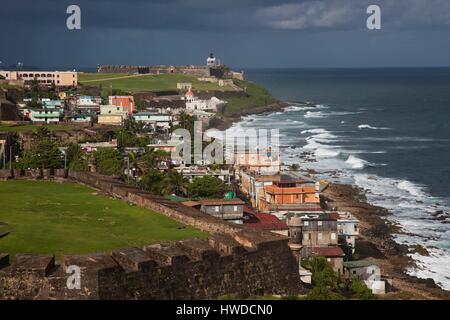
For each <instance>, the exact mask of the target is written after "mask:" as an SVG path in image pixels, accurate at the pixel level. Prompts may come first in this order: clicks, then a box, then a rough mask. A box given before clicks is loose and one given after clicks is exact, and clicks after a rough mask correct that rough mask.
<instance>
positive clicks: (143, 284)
mask: <svg viewBox="0 0 450 320" xmlns="http://www.w3.org/2000/svg"><path fill="white" fill-rule="evenodd" d="M36 171H37V172H36ZM66 177H67V179H70V180H74V181H77V182H80V183H83V184H86V185H88V186H90V187H93V188H96V189H98V190H101V191H102V192H104V193H107V194H109V195H110V196H114V197H118V198H121V199H123V200H125V201H127V202H129V203H131V204H134V205H137V206H141V207H144V208H148V209H150V210H154V211H157V212H160V213H162V214H164V215H166V216H168V217H170V218H172V219H174V220H176V221H179V222H182V223H184V224H187V225H190V226H193V227H195V228H198V229H200V230H204V231H207V232H209V233H210V236H209V237H208V238H207V239H197V238H194V239H187V240H183V241H177V242H171V243H161V244H151V245H146V246H144V247H142V248H137V247H133V248H122V249H117V250H114V251H112V252H108V253H94V254H86V255H68V256H62V257H60V258H59V259H58V261H55V257H54V256H52V255H36V254H19V255H16V256H15V257H14V258H13V259H10V257H9V255H8V254H6V253H3V254H2V253H0V298H26V299H29V298H40V299H213V298H217V297H219V296H222V295H234V296H237V297H249V296H252V295H267V294H296V293H298V292H299V290H300V280H299V275H298V265H297V264H296V262H295V259H294V257H293V256H292V253H291V251H290V249H289V247H288V245H287V242H288V239H287V238H286V237H283V236H280V235H276V234H273V233H270V232H260V231H253V230H249V229H247V228H245V227H243V226H239V225H235V224H230V223H227V222H225V221H223V220H221V219H218V218H214V217H212V216H209V215H205V214H203V213H202V212H200V211H198V210H196V209H193V208H189V207H186V206H183V205H181V204H179V203H175V202H172V201H170V200H167V199H165V198H163V197H159V196H155V195H152V194H150V193H148V192H144V191H142V190H139V189H137V188H133V187H129V186H126V185H124V184H123V183H121V182H120V181H119V180H116V179H114V178H111V177H107V176H102V175H99V174H95V173H86V172H72V171H70V172H65V171H64V170H55V171H50V172H48V174H47V175H46V174H45V173H44V172H43V171H42V170H33V171H32V172H31V171H30V172H29V171H21V170H14V171H9V170H0V179H2V178H3V179H7V178H9V179H10V178H17V179H24V178H27V179H42V178H48V179H51V178H57V179H66ZM0 241H1V240H0ZM0 248H1V242H0ZM0 251H1V250H0ZM72 265H76V266H79V267H80V269H81V289H68V287H67V279H68V277H69V276H70V274H67V273H66V271H67V270H68V268H69V267H70V266H72Z"/></svg>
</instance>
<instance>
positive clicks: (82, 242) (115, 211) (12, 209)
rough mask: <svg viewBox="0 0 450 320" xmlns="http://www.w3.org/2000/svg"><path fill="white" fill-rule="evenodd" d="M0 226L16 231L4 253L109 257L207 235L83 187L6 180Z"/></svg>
mask: <svg viewBox="0 0 450 320" xmlns="http://www.w3.org/2000/svg"><path fill="white" fill-rule="evenodd" d="M5 223H6V224H7V225H5ZM0 225H1V226H2V229H4V230H8V231H10V232H11V233H10V234H9V235H7V236H6V237H4V238H0V252H4V253H10V254H15V253H20V252H23V253H25V252H26V253H52V254H55V255H56V256H60V255H63V254H80V253H93V252H105V251H106V252H107V251H110V250H112V249H115V248H122V247H127V246H142V245H145V244H150V243H157V242H161V241H165V240H180V239H185V238H191V237H206V236H207V234H206V233H204V232H201V231H198V230H196V229H193V228H191V227H187V226H185V225H182V224H180V223H178V222H176V221H173V220H171V219H169V218H167V217H166V216H163V215H161V214H159V213H155V212H152V211H150V210H147V209H144V208H139V207H136V206H131V205H129V204H127V203H126V202H124V201H122V200H113V199H110V198H107V197H104V196H98V195H96V194H95V190H93V189H90V188H88V187H85V186H83V185H79V184H75V183H64V184H61V183H56V182H48V181H0Z"/></svg>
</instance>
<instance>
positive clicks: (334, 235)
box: [331, 232, 336, 240]
mask: <svg viewBox="0 0 450 320" xmlns="http://www.w3.org/2000/svg"><path fill="white" fill-rule="evenodd" d="M331 240H336V233H334V232H333V233H332V234H331Z"/></svg>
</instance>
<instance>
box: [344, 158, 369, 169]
mask: <svg viewBox="0 0 450 320" xmlns="http://www.w3.org/2000/svg"><path fill="white" fill-rule="evenodd" d="M345 163H346V164H348V165H349V166H350V168H352V169H364V168H365V166H366V165H367V164H368V162H367V161H365V160H363V159H360V158H358V157H355V156H354V155H350V156H349V157H348V159H347V160H346V161H345Z"/></svg>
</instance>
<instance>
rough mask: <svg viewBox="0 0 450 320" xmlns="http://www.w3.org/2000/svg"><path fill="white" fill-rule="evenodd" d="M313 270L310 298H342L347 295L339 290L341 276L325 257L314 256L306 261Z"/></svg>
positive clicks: (307, 297)
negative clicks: (339, 276)
mask: <svg viewBox="0 0 450 320" xmlns="http://www.w3.org/2000/svg"><path fill="white" fill-rule="evenodd" d="M303 265H304V266H305V267H306V268H308V269H309V270H311V272H312V285H313V286H314V287H313V289H312V290H311V291H310V292H309V293H308V295H307V296H306V299H308V300H342V299H345V297H344V296H343V295H342V294H341V293H340V291H339V278H338V277H337V275H336V273H335V272H334V271H333V269H332V268H331V266H330V264H329V263H328V261H327V260H326V259H325V258H323V257H314V258H311V259H309V260H307V261H305V262H304V264H303Z"/></svg>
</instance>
